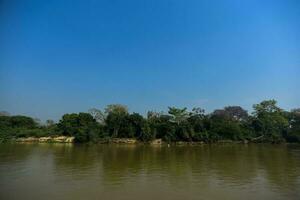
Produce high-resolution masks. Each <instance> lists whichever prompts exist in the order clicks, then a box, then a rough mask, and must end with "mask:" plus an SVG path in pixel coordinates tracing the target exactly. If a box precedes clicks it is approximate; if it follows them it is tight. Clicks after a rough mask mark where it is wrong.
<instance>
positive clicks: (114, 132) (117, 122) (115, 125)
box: [105, 104, 129, 137]
mask: <svg viewBox="0 0 300 200" xmlns="http://www.w3.org/2000/svg"><path fill="white" fill-rule="evenodd" d="M105 113H106V115H107V117H106V120H105V124H106V127H107V130H108V132H109V134H110V135H111V137H118V136H119V130H120V129H121V128H122V126H124V125H125V124H126V120H127V117H128V115H129V113H128V109H127V107H126V106H123V105H120V104H112V105H108V106H107V107H106V109H105ZM126 125H127V124H126Z"/></svg>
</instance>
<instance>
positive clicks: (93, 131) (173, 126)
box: [0, 100, 300, 143]
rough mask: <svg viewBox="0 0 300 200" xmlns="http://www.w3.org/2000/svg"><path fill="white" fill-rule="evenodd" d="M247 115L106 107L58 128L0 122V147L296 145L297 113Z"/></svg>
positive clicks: (257, 108)
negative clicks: (43, 143) (45, 143)
mask: <svg viewBox="0 0 300 200" xmlns="http://www.w3.org/2000/svg"><path fill="white" fill-rule="evenodd" d="M253 109H254V111H253V113H251V115H249V114H248V112H247V111H246V110H244V109H243V108H241V107H240V106H228V107H225V108H223V109H218V110H215V111H213V112H212V113H209V114H206V113H205V111H204V110H203V109H201V108H193V109H192V110H191V111H188V110H187V108H175V107H169V110H168V112H167V113H164V112H153V111H149V112H148V113H147V117H143V116H142V115H140V114H138V113H129V112H128V109H127V107H126V106H123V105H119V104H113V105H108V106H107V107H106V108H105V110H104V112H102V111H101V110H98V109H91V110H89V112H88V113H78V114H77V113H72V114H65V115H63V116H62V119H61V120H60V121H59V122H58V123H54V122H53V121H52V120H47V122H46V124H45V125H41V124H40V123H39V122H38V121H37V120H34V119H32V118H30V117H27V116H9V115H8V114H7V113H2V114H1V116H0V141H2V142H3V141H8V140H11V139H16V138H20V137H45V136H73V137H75V141H76V142H97V141H100V140H103V139H110V138H135V139H138V140H140V141H142V142H149V141H151V140H153V139H162V140H163V141H166V142H176V141H187V142H192V141H193V142H198V141H203V142H207V143H209V142H217V141H220V140H233V141H245V140H247V141H252V142H271V143H280V142H285V141H287V142H300V109H294V110H292V111H285V110H283V109H281V108H279V107H278V106H277V104H276V101H275V100H266V101H263V102H261V103H259V104H255V105H254V106H253Z"/></svg>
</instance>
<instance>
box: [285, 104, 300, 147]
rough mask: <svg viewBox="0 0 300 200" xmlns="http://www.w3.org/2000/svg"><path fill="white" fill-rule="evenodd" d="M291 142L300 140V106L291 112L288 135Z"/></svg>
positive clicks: (287, 137)
mask: <svg viewBox="0 0 300 200" xmlns="http://www.w3.org/2000/svg"><path fill="white" fill-rule="evenodd" d="M286 139H287V140H288V141H289V142H300V108H297V109H293V110H291V112H290V113H289V128H288V132H287V135H286Z"/></svg>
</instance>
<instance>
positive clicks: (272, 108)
mask: <svg viewBox="0 0 300 200" xmlns="http://www.w3.org/2000/svg"><path fill="white" fill-rule="evenodd" d="M253 108H254V112H253V115H254V121H253V126H254V129H255V131H256V132H257V133H259V134H260V137H262V138H263V139H264V140H270V141H271V142H278V141H281V140H282V139H283V134H284V131H286V130H287V127H288V120H287V118H286V117H285V115H284V112H283V110H282V109H281V108H279V107H278V106H277V102H276V101H275V100H265V101H262V102H261V103H259V104H255V105H254V106H253Z"/></svg>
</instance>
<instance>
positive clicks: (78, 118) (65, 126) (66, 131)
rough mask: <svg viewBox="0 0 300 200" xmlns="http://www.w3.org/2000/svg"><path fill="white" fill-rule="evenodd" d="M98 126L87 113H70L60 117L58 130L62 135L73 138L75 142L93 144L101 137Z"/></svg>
mask: <svg viewBox="0 0 300 200" xmlns="http://www.w3.org/2000/svg"><path fill="white" fill-rule="evenodd" d="M99 126H100V125H99V124H97V122H96V120H95V119H94V118H93V116H92V115H90V114H89V113H79V114H76V113H72V114H65V115H64V116H63V117H62V119H61V120H60V121H59V123H58V130H59V131H60V132H61V133H62V134H63V135H67V136H74V137H75V141H76V142H89V141H92V142H94V141H97V139H98V138H99V137H100V136H101V135H100V134H101V133H100V128H99Z"/></svg>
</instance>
